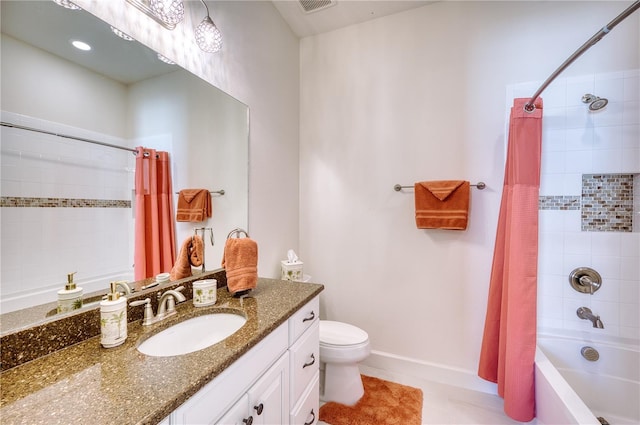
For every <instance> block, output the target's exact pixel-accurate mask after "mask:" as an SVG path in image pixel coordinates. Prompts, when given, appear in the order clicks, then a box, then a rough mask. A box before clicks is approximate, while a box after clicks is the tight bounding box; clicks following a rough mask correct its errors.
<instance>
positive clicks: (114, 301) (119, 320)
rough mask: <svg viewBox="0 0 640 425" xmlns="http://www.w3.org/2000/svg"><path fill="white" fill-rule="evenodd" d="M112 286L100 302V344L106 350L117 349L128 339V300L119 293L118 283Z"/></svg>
mask: <svg viewBox="0 0 640 425" xmlns="http://www.w3.org/2000/svg"><path fill="white" fill-rule="evenodd" d="M110 286H111V287H110V292H109V293H108V294H107V297H106V299H104V300H102V301H101V302H100V344H102V346H103V347H105V348H111V347H117V346H118V345H121V344H122V343H123V342H124V341H125V340H126V339H127V299H126V298H125V297H121V296H120V292H118V291H117V282H111V284H110Z"/></svg>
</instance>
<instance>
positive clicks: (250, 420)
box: [242, 416, 315, 425]
mask: <svg viewBox="0 0 640 425" xmlns="http://www.w3.org/2000/svg"><path fill="white" fill-rule="evenodd" d="M314 417H315V416H314ZM242 422H243V423H245V424H247V425H251V424H252V423H253V416H249V417H248V418H247V419H243V420H242Z"/></svg>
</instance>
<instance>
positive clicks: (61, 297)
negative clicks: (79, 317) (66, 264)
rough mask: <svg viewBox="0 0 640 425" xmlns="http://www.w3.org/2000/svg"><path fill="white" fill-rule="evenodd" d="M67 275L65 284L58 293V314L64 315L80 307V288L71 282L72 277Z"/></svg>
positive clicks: (69, 274) (70, 274) (71, 274)
mask: <svg viewBox="0 0 640 425" xmlns="http://www.w3.org/2000/svg"><path fill="white" fill-rule="evenodd" d="M74 274H76V272H73V273H68V274H67V284H66V285H65V286H64V289H61V290H59V291H58V313H66V312H68V311H71V310H77V309H79V308H81V307H82V288H81V287H79V286H76V284H75V283H74V282H73V275H74Z"/></svg>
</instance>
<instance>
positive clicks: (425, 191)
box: [415, 180, 470, 230]
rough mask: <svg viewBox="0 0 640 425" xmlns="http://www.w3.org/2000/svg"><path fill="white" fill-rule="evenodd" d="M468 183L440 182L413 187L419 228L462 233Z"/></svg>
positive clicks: (421, 183) (464, 223)
mask: <svg viewBox="0 0 640 425" xmlns="http://www.w3.org/2000/svg"><path fill="white" fill-rule="evenodd" d="M469 187H470V185H469V182H468V181H464V180H441V181H429V182H418V183H416V184H415V201H416V226H417V227H418V229H451V230H465V229H466V228H467V221H468V218H469Z"/></svg>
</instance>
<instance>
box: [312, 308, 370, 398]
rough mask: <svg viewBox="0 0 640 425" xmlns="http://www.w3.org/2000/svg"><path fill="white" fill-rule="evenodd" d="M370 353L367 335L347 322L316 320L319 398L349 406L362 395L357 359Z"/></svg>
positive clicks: (358, 360)
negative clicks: (318, 357)
mask: <svg viewBox="0 0 640 425" xmlns="http://www.w3.org/2000/svg"><path fill="white" fill-rule="evenodd" d="M370 352H371V346H370V344H369V335H368V334H367V333H366V332H365V331H363V330H362V329H360V328H358V327H356V326H353V325H349V324H347V323H341V322H334V321H330V320H321V321H320V373H321V377H320V382H321V385H320V400H322V401H325V402H329V401H335V402H337V403H341V404H346V405H348V406H353V405H354V404H356V403H357V402H358V400H360V398H361V397H362V395H363V394H364V388H363V386H362V378H361V377H360V370H359V369H358V362H361V361H362V360H364V359H366V358H367V356H368V355H369V353H370Z"/></svg>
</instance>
